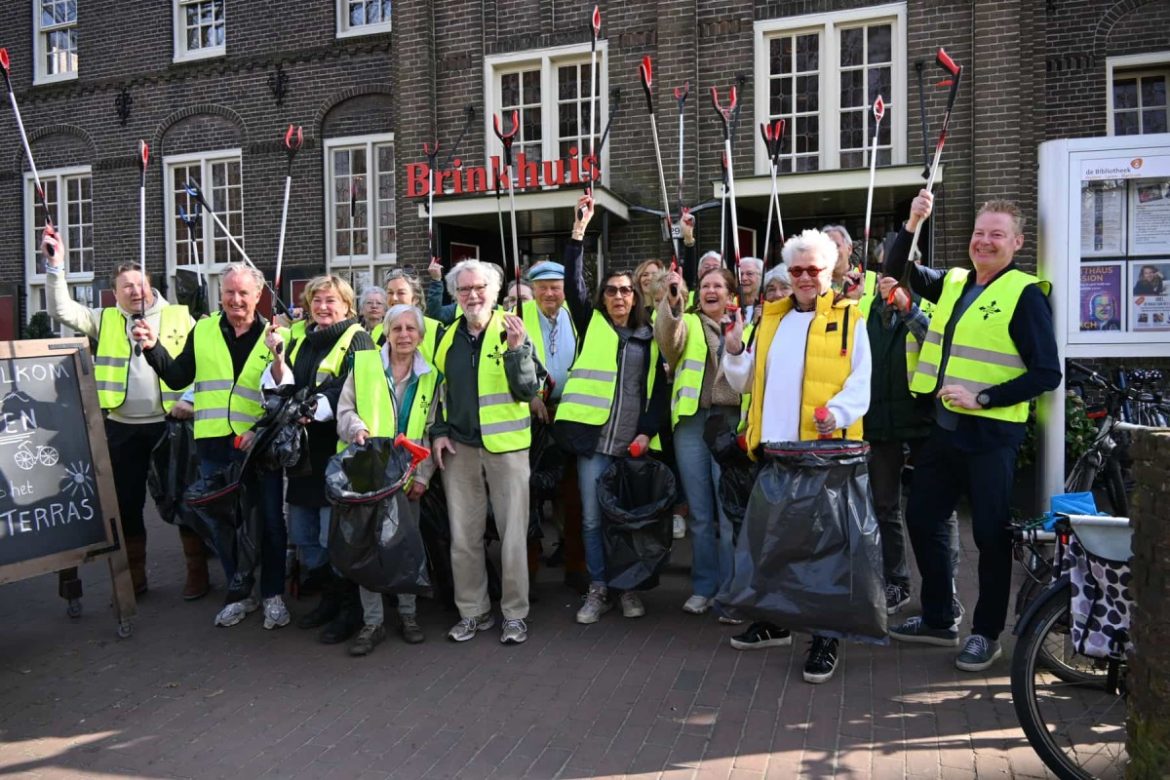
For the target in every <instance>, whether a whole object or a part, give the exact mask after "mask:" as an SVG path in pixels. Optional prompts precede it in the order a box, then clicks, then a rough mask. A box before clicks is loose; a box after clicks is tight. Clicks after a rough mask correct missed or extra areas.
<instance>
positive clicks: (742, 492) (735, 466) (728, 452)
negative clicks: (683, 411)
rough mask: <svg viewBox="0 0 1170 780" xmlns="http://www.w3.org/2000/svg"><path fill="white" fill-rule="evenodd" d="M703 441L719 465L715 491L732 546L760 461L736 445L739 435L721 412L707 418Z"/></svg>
mask: <svg viewBox="0 0 1170 780" xmlns="http://www.w3.org/2000/svg"><path fill="white" fill-rule="evenodd" d="M703 441H705V442H706V443H707V449H709V450H710V451H711V457H712V458H713V459H714V460H715V462H716V463H718V464H719V484H718V485H716V486H715V490H716V492H717V494H718V496H719V505H720V506H721V507H722V508H723V514H725V515H727V519H728V520H729V521H730V522H731V534H732V536H731V541H732V544H733V545H734V544H735V541H736V540H737V539H738V538H739V531H740V527H741V526H742V525H743V516H744V513H745V512H746V511H747V504H748V499H749V498H750V497H751V494H752V486H754V485H755V483H756V475H757V474H758V473H759V470H760V468H759V464H758V463H756V462H755V461H753V460H752V459H751V458H749V457H748V456H747V453H746V452H744V451H743V448H742V447H740V446H739V436H738V435H737V434H736V432H735V430H734V429H733V428H732V421H731V420H729V419H728V418H726V417H724V416H723V415H719V414H712V415H711V416H709V417H708V418H707V423H706V426H705V427H704V428H703Z"/></svg>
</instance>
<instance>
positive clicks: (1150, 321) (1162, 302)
mask: <svg viewBox="0 0 1170 780" xmlns="http://www.w3.org/2000/svg"><path fill="white" fill-rule="evenodd" d="M1129 283H1130V290H1129V292H1130V305H1129V318H1130V319H1129V328H1130V330H1132V331H1170V260H1167V259H1158V260H1152V261H1145V260H1136V261H1130V264H1129Z"/></svg>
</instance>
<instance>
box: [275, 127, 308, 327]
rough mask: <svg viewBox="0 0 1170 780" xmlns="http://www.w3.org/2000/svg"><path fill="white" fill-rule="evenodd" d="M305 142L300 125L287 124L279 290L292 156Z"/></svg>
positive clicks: (277, 270) (281, 209)
mask: <svg viewBox="0 0 1170 780" xmlns="http://www.w3.org/2000/svg"><path fill="white" fill-rule="evenodd" d="M304 143H305V132H304V130H303V129H302V128H301V126H300V125H289V126H288V130H287V131H286V132H285V134H284V151H285V155H286V156H287V158H288V167H287V169H286V171H285V174H284V203H283V205H282V206H281V208H280V240H279V241H278V242H277V244H276V278H275V280H274V281H275V285H274V287H275V288H276V290H278V291H279V290H280V272H281V269H282V268H283V267H284V231H285V228H286V227H287V225H288V196H289V193H290V192H291V190H292V166H293V158H294V157H296V156H297V152H298V151H300V148H301V146H302V145H303V144H304ZM275 302H277V303H280V298H276V300H275ZM280 306H281V307H282V308H283V309H284V311H283V313H284V314H288V308H287V307H285V306H284V304H283V303H280Z"/></svg>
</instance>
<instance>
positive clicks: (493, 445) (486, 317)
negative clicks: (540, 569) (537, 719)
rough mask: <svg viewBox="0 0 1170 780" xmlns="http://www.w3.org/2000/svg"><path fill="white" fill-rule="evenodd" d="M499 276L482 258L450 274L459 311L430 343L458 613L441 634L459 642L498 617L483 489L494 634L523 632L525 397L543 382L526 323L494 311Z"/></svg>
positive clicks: (519, 635)
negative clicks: (499, 621)
mask: <svg viewBox="0 0 1170 780" xmlns="http://www.w3.org/2000/svg"><path fill="white" fill-rule="evenodd" d="M500 284H501V277H500V273H499V271H498V270H496V269H495V268H493V267H492V266H490V265H488V264H487V263H481V262H480V261H478V260H464V261H463V262H461V263H458V264H457V265H456V266H455V267H454V268H452V269H451V270H450V271H449V272H448V273H447V288H448V290H450V292H451V294H452V295H453V296H454V297H455V299H456V300H457V301H458V302H459V306H460V307H461V309H462V311H463V314H462V315H461V316H460V317H459V318H458V319H456V320H455V322H454V323H453V324H452V325H451V328H450V329H449V330H448V331H447V332H446V333H445V334H444V335H443V338H442V340H441V341H440V342H439V346H438V348H437V349H436V350H435V367H436V368H438V369H439V371H440V372H441V373H442V375H443V377H444V380H445V383H446V394H445V397H444V399H443V402H442V406H441V407H440V410H439V414H438V417H437V419H436V420H435V423H434V425H433V426H432V428H431V439H432V442H433V451H434V458H435V463H436V464H437V465H438V466H439V468H440V469H442V470H443V486H444V487H445V488H446V493H447V513H448V515H449V516H450V518H451V570H452V574H453V579H454V583H455V606H456V607H457V608H458V609H459V616H460V620H459V622H458V623H456V624H455V626H454V627H453V628H452V629H451V630H450V631H449V632H448V634H447V635H448V637H449V638H451V639H452V640H454V641H456V642H466V641H467V640H469V639H473V638H474V637H475V635H476V633H477V632H479V631H486V630H487V629H489V628H491V627H492V626H493V625H494V624H495V620H494V618H493V617H492V613H491V602H490V601H489V599H488V587H487V569H486V564H485V560H484V545H483V535H484V529H485V527H486V524H487V502H488V499H489V495H488V492H489V489H490V499H491V502H492V513H493V515H494V516H495V522H496V529H497V530H498V531H499V534H500V547H501V569H502V571H501V576H500V579H501V585H502V597H501V599H500V611H501V613H502V614H503V618H504V625H503V629H502V631H501V635H500V641H501V642H502V643H504V644H509V643H511V644H519V643H521V642H524V641H525V640H526V639H527V638H528V627H527V625H526V624H525V622H524V621H525V619H526V618H527V617H528V478H529V466H528V449H529V446H530V445H531V443H532V418H531V413H530V412H529V409H528V404H529V402H530V401H531V400H532V399H533V398H534V397H535V396H536V393H537V392H538V391H539V389H540V381H539V379H538V377H537V372H536V361H535V360H534V359H533V355H532V352H533V350H532V343H531V342H530V341H529V340H528V337H527V335H526V333H525V331H524V321H523V320H521V319H520V318H519V317H517V316H515V315H513V314H508V313H506V312H503V311H497V310H495V309H494V303H495V301H496V296H497V295H499V291H500Z"/></svg>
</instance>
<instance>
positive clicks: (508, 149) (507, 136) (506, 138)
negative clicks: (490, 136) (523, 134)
mask: <svg viewBox="0 0 1170 780" xmlns="http://www.w3.org/2000/svg"><path fill="white" fill-rule="evenodd" d="M492 125H493V127H494V129H495V131H496V138H499V139H500V142H501V143H502V144H503V145H504V167H506V168H511V167H512V141H513V139H515V138H516V133H517V132H518V131H519V130H520V112H519V111H513V112H512V129H511V130H509V131H508V132H506V133H505V132H504V129H503V127H502V126H501V125H500V115H499V114H496V115H495V116H493V117H492Z"/></svg>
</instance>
